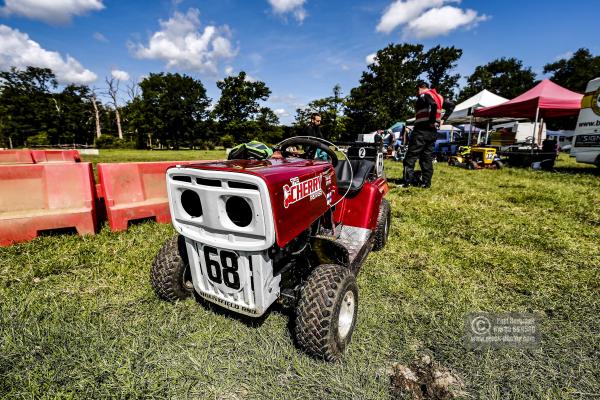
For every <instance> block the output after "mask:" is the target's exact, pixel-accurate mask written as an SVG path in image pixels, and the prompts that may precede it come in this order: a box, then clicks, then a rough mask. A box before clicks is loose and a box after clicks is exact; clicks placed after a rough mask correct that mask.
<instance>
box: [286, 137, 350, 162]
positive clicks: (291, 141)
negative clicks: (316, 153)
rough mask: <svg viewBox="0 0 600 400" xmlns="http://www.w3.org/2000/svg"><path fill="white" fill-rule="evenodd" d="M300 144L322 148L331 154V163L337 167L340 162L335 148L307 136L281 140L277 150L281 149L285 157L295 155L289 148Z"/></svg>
mask: <svg viewBox="0 0 600 400" xmlns="http://www.w3.org/2000/svg"><path fill="white" fill-rule="evenodd" d="M298 145H303V146H311V147H315V148H317V149H320V150H322V151H324V152H325V153H326V154H327V155H328V156H329V158H330V159H331V165H333V166H334V167H335V166H336V165H337V164H338V158H337V154H335V152H334V151H333V150H331V149H330V148H329V147H328V146H327V145H326V144H325V143H322V142H320V141H319V140H318V139H311V138H307V137H292V138H289V139H286V140H284V141H282V142H280V143H279V144H278V145H277V147H276V150H279V151H280V152H281V155H282V156H283V157H290V156H294V154H293V153H290V152H289V151H287V149H288V148H290V147H294V146H298Z"/></svg>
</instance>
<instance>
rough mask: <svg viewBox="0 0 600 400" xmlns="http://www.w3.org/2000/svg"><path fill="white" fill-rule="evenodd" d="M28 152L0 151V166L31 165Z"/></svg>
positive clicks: (31, 159)
mask: <svg viewBox="0 0 600 400" xmlns="http://www.w3.org/2000/svg"><path fill="white" fill-rule="evenodd" d="M33 163H34V161H33V158H32V156H31V151H29V150H0V164H33Z"/></svg>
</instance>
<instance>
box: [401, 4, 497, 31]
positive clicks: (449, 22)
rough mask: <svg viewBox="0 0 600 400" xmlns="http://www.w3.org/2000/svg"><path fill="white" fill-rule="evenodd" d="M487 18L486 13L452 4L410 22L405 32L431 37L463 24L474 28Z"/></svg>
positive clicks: (432, 10) (433, 9)
mask: <svg viewBox="0 0 600 400" xmlns="http://www.w3.org/2000/svg"><path fill="white" fill-rule="evenodd" d="M487 19H488V17H487V16H486V15H478V14H477V11H475V10H470V9H469V10H461V9H460V8H457V7H451V6H445V7H442V8H432V9H431V10H429V11H427V12H426V13H424V14H423V15H421V16H420V17H419V18H417V19H415V20H413V21H411V22H409V23H408V26H407V27H406V30H405V32H404V33H405V35H407V36H411V37H415V38H417V39H424V38H430V37H434V36H440V35H447V34H448V33H449V32H451V31H453V30H455V29H456V28H459V27H461V26H464V27H467V28H472V27H474V26H476V25H477V24H478V23H479V22H481V21H485V20H487Z"/></svg>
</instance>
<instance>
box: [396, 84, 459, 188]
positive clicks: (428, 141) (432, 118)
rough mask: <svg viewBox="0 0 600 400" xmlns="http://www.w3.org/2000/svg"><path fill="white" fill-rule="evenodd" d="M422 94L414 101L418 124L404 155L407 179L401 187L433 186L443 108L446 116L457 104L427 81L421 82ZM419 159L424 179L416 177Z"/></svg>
mask: <svg viewBox="0 0 600 400" xmlns="http://www.w3.org/2000/svg"><path fill="white" fill-rule="evenodd" d="M418 89H419V96H418V97H417V102H416V104H415V110H416V115H415V126H414V129H413V131H412V134H411V135H410V140H409V142H408V151H407V152H406V157H405V158H404V180H403V182H402V184H401V185H400V186H402V187H408V186H411V185H412V186H421V187H422V188H429V187H431V177H432V176H433V151H434V146H435V140H436V136H437V129H438V127H439V126H440V125H441V123H442V109H443V110H444V111H445V114H444V115H446V116H448V115H450V114H452V111H453V110H454V104H452V103H451V102H449V101H447V100H444V98H443V97H442V96H441V95H440V94H438V92H436V90H435V89H429V85H428V84H427V83H425V82H419V84H418ZM417 160H419V165H420V166H421V181H420V182H419V181H417V180H416V179H415V164H416V162H417Z"/></svg>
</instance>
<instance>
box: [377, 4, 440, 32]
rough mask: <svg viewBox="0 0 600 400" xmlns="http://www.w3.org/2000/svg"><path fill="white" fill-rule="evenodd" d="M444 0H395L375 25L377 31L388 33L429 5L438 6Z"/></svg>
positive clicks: (416, 15) (429, 6)
mask: <svg viewBox="0 0 600 400" xmlns="http://www.w3.org/2000/svg"><path fill="white" fill-rule="evenodd" d="M445 1H446V0H396V1H394V2H393V3H392V4H390V5H389V6H388V8H386V10H385V12H384V13H383V15H382V16H381V20H379V24H378V25H377V32H384V33H390V32H391V31H393V30H394V28H396V27H397V26H399V25H403V24H405V23H407V22H409V21H410V20H412V19H415V18H416V17H418V16H419V15H421V13H423V11H425V10H427V9H428V8H431V7H439V6H441V5H442V4H444V2H445Z"/></svg>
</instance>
